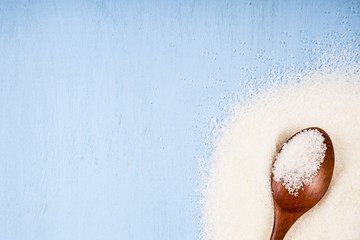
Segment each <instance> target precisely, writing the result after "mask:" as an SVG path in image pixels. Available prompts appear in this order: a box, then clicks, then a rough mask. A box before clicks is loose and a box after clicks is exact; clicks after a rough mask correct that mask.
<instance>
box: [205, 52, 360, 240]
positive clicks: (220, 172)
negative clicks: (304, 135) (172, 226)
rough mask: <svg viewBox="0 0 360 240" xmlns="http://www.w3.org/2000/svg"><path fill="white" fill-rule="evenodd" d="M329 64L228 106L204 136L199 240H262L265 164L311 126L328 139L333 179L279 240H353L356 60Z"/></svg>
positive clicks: (359, 127)
mask: <svg viewBox="0 0 360 240" xmlns="http://www.w3.org/2000/svg"><path fill="white" fill-rule="evenodd" d="M332 57H333V60H331V59H329V58H328V57H326V58H325V59H323V60H324V61H323V62H325V63H327V62H328V61H329V65H328V67H327V68H325V70H318V69H317V70H311V71H310V72H309V73H307V74H306V75H304V74H302V73H301V72H300V73H299V74H298V75H296V76H293V75H289V74H287V73H286V75H282V76H281V75H280V76H279V77H278V78H280V79H286V84H285V85H283V86H278V85H276V86H274V87H272V86H267V88H266V90H265V91H261V92H260V93H258V94H256V96H254V97H253V98H252V99H251V100H250V101H247V102H246V101H245V102H244V101H242V102H240V103H238V104H237V103H236V104H234V105H233V109H234V110H233V111H232V112H231V115H230V116H229V118H228V119H226V120H225V121H224V124H221V126H220V130H219V132H218V133H217V132H216V131H211V132H210V134H211V136H209V138H211V139H214V138H215V139H214V140H212V142H213V145H211V146H213V148H212V149H213V152H212V155H211V158H210V159H209V160H208V161H209V162H208V164H202V165H201V166H202V169H203V170H204V174H203V177H204V178H203V179H204V181H203V184H202V188H201V191H202V193H203V198H202V199H201V211H202V212H201V214H202V218H201V233H200V238H201V239H202V240H237V239H246V240H260V239H269V237H270V234H271V230H272V225H273V220H274V215H273V214H274V208H273V199H272V194H271V170H272V167H273V166H272V163H273V161H274V159H275V157H276V155H277V153H278V152H279V151H280V149H281V147H282V145H283V143H284V142H286V141H287V139H289V138H290V137H291V136H292V135H293V134H294V133H296V132H298V131H301V130H302V129H304V128H307V127H311V126H318V127H321V128H323V129H324V130H325V131H326V132H327V133H328V134H329V135H330V136H331V141H332V143H333V146H334V151H335V152H334V153H335V156H336V159H335V168H334V173H333V177H332V180H331V183H330V186H329V188H328V190H327V192H326V194H325V195H324V197H323V198H322V200H321V201H320V202H319V203H318V204H317V205H315V206H314V207H313V208H312V209H311V210H310V211H308V212H307V213H306V214H304V215H303V216H302V217H301V218H299V219H298V220H297V221H296V223H295V224H294V225H293V226H292V227H291V229H290V230H289V232H288V233H287V234H286V237H285V239H287V240H290V239H291V240H304V239H306V240H319V239H326V240H339V239H341V240H343V239H344V240H358V239H360V228H359V226H360V185H359V179H360V150H359V149H360V124H359V121H360V107H359V103H360V71H359V69H360V61H358V59H359V57H360V53H359V54H358V55H356V57H353V56H352V55H350V57H347V56H346V55H341V56H338V55H337V56H332ZM354 59H355V60H356V61H355V63H353V60H354ZM334 61H335V62H334ZM336 61H339V62H338V63H337V62H336ZM342 63H343V64H344V65H341V64H342ZM339 64H340V65H339ZM334 66H336V68H334ZM301 69H303V68H301ZM271 79H272V76H267V78H266V82H265V83H268V82H269V81H271ZM275 80H276V79H275ZM269 85H270V84H269ZM245 90H246V91H244V92H245V93H248V92H251V91H250V90H251V89H250V90H249V91H248V90H247V89H245ZM246 99H248V98H246ZM232 100H233V98H232V97H231V99H230V101H229V102H231V101H232ZM213 124H214V126H216V125H218V126H219V122H218V121H214V122H213ZM215 136H218V137H215ZM299 192H300V194H301V189H300V190H299Z"/></svg>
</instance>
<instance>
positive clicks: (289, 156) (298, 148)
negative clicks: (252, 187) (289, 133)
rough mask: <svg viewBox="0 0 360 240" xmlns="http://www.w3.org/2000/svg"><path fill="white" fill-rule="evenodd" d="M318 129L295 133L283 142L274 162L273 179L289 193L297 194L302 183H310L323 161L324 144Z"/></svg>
mask: <svg viewBox="0 0 360 240" xmlns="http://www.w3.org/2000/svg"><path fill="white" fill-rule="evenodd" d="M324 140H325V139H324V137H323V136H322V133H321V132H319V131H318V130H314V129H309V130H304V131H301V132H299V133H298V134H296V135H295V136H294V137H293V138H292V139H290V141H288V142H287V143H285V144H284V146H283V147H282V150H281V151H280V153H279V154H278V155H277V156H276V160H275V163H274V168H273V170H272V172H273V175H274V177H273V179H274V180H275V181H276V182H282V185H283V186H284V187H285V188H286V189H287V190H288V191H289V193H290V194H291V195H295V196H297V195H298V194H299V192H298V190H300V189H301V188H302V187H303V186H304V185H310V184H311V183H312V182H313V179H314V177H316V175H317V172H318V170H319V169H320V166H321V163H323V161H324V157H325V151H326V145H325V143H324Z"/></svg>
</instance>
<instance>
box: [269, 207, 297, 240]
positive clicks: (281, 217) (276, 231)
mask: <svg viewBox="0 0 360 240" xmlns="http://www.w3.org/2000/svg"><path fill="white" fill-rule="evenodd" d="M301 215H303V212H289V211H285V210H283V209H281V208H280V207H279V206H278V205H277V204H275V211H274V225H273V230H272V233H271V237H270V240H283V239H284V237H285V235H286V233H287V232H288V231H289V229H290V227H291V226H292V225H293V224H294V223H295V221H296V220H297V219H298V218H299V217H300V216H301Z"/></svg>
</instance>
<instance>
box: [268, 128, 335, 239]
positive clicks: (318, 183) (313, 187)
mask: <svg viewBox="0 0 360 240" xmlns="http://www.w3.org/2000/svg"><path fill="white" fill-rule="evenodd" d="M309 129H313V130H318V131H319V132H321V133H322V135H323V137H324V139H325V140H324V143H325V145H326V152H325V157H324V161H323V163H322V164H321V166H320V169H319V170H318V172H317V174H318V175H317V176H316V177H315V178H314V179H313V181H314V182H313V183H311V184H310V185H304V186H303V187H302V188H303V189H304V190H299V195H298V196H294V195H291V194H289V192H288V190H287V189H286V188H285V187H284V186H283V185H282V183H281V182H275V181H274V179H273V175H271V189H272V196H273V200H274V225H273V230H272V234H271V237H270V240H282V239H284V237H285V235H286V233H287V232H288V230H289V229H290V227H291V226H292V225H293V224H294V223H295V221H296V220H297V219H298V218H299V217H301V216H302V215H303V214H304V213H305V212H307V211H308V210H310V209H311V208H312V207H313V206H315V205H316V204H317V203H318V202H319V201H320V200H321V198H322V197H323V196H324V194H325V192H326V191H327V189H328V187H329V184H330V181H331V178H332V175H333V171H334V161H335V156H334V148H333V145H332V142H331V139H330V137H329V135H328V134H327V133H326V132H325V131H324V130H322V129H321V128H317V127H311V128H306V129H303V130H301V131H300V132H302V131H304V130H309ZM296 134H297V133H296ZM296 134H294V135H293V136H292V137H291V138H293V137H294V136H295V135H296ZM291 138H290V139H291ZM290 139H289V140H290ZM289 140H288V141H289ZM288 141H287V142H288ZM280 151H281V150H280Z"/></svg>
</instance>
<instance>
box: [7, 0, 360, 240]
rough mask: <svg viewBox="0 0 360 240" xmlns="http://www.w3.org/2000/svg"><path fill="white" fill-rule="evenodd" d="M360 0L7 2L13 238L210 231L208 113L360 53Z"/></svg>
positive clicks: (182, 235) (190, 235)
mask: <svg viewBox="0 0 360 240" xmlns="http://www.w3.org/2000/svg"><path fill="white" fill-rule="evenodd" d="M359 13H360V2H359V1H329V0H326V1H275V0H274V1H230V0H223V1H212V0H199V1H195V0H193V1H110V0H108V1H96V0H91V1H90V0H89V1H64V0H62V1H60V0H58V1H35V0H34V1H4V0H2V1H1V2H0V239H5V240H6V239H37V240H38V239H89V240H91V239H121V240H127V239H136V240H145V239H146V240H147V239H181V240H184V239H198V231H199V230H198V222H199V213H198V209H197V205H196V200H197V199H198V196H197V194H196V189H197V187H198V185H199V182H200V177H199V174H198V173H199V168H198V163H197V161H198V160H197V159H198V157H202V156H205V157H206V156H207V149H206V146H205V143H204V136H206V134H207V131H208V130H209V128H208V127H207V124H206V122H207V120H209V119H210V118H211V117H212V116H215V117H220V118H221V114H222V113H221V109H222V107H223V106H224V105H226V101H225V100H224V97H223V96H231V95H232V94H233V93H236V92H241V91H242V89H243V84H241V81H243V80H248V81H253V82H255V83H256V84H261V81H259V78H260V77H261V76H264V75H266V74H268V73H269V72H271V71H272V70H273V69H279V68H288V67H289V68H290V67H292V66H302V65H306V64H310V65H311V63H312V62H314V61H316V58H317V56H319V55H321V54H322V53H323V52H324V49H328V48H332V47H335V48H336V49H341V48H348V47H349V46H351V47H355V48H359V44H358V41H359V37H360V35H359V34H360V14H359Z"/></svg>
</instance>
